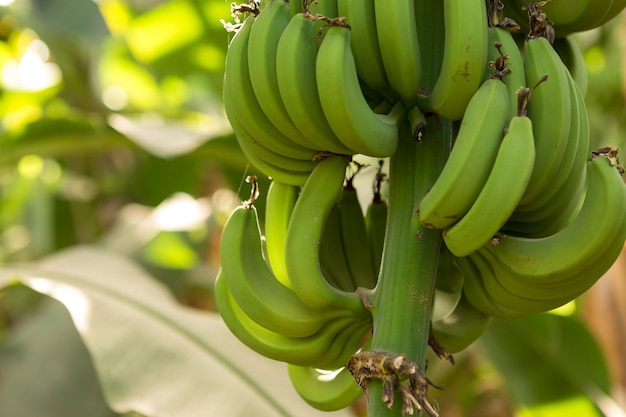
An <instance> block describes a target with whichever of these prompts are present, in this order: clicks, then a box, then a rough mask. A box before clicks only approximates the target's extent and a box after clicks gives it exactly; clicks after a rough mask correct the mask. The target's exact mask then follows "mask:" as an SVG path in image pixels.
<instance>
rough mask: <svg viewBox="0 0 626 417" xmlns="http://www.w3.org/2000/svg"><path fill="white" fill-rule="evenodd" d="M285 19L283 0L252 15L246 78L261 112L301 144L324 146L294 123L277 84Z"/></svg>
mask: <svg viewBox="0 0 626 417" xmlns="http://www.w3.org/2000/svg"><path fill="white" fill-rule="evenodd" d="M288 23H289V5H288V4H287V3H285V1H284V0H271V1H270V2H269V4H268V5H267V6H266V7H265V8H264V9H263V10H262V11H261V13H259V15H258V16H257V17H256V19H255V21H254V24H253V25H252V28H251V29H250V40H249V44H248V65H249V68H250V75H249V76H250V81H251V83H252V88H253V90H254V93H255V95H256V98H257V100H258V102H259V105H260V106H261V108H262V109H263V112H264V113H265V115H266V116H267V118H268V119H269V120H270V121H271V122H272V124H273V125H274V126H276V128H278V130H279V131H280V132H281V133H282V134H284V135H285V136H286V137H288V138H289V139H291V140H292V141H294V142H295V143H297V144H298V145H301V146H303V147H306V148H311V149H315V150H324V149H321V148H320V147H319V146H318V145H316V144H315V143H313V142H311V141H309V140H308V139H307V138H306V137H305V136H304V135H303V134H302V133H301V132H300V130H299V129H298V128H297V127H296V126H295V125H294V123H293V122H292V120H291V117H290V116H289V113H288V112H287V108H286V107H285V104H284V103H283V100H282V97H281V95H280V89H279V88H278V75H277V66H278V62H277V59H276V51H277V49H278V42H279V41H280V38H281V35H282V34H283V31H284V30H285V28H286V27H287V24H288ZM291 60H292V61H297V60H296V59H294V57H292V58H291ZM280 62H281V63H282V61H280Z"/></svg>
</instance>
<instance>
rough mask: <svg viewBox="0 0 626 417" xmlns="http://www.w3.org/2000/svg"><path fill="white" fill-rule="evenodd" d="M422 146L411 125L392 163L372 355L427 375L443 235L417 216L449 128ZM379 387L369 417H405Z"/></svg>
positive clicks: (375, 384) (434, 132)
mask: <svg viewBox="0 0 626 417" xmlns="http://www.w3.org/2000/svg"><path fill="white" fill-rule="evenodd" d="M430 122H431V123H430V124H429V125H428V127H427V130H426V134H425V137H424V139H423V140H422V142H421V143H418V142H416V141H415V140H413V138H412V136H411V132H410V127H409V126H408V125H405V126H403V129H401V137H400V141H399V148H398V151H397V152H396V153H395V154H394V155H393V156H392V157H391V159H390V168H389V169H390V172H389V199H388V201H389V209H388V210H389V211H388V220H387V221H388V223H387V232H386V235H385V249H384V253H383V258H382V265H381V269H380V276H379V278H378V285H377V287H376V293H375V295H374V300H372V301H373V303H372V304H373V305H374V308H373V310H372V313H373V314H374V337H373V340H372V347H371V350H372V351H383V352H394V353H404V354H406V356H407V357H408V359H409V360H412V361H414V362H416V363H417V364H418V365H419V366H420V367H421V369H425V362H426V350H427V347H428V336H429V326H430V313H431V305H432V300H433V296H434V284H435V278H436V269H437V259H438V255H439V246H440V244H441V240H442V239H441V231H437V230H430V229H427V228H426V227H424V226H422V225H421V224H420V223H419V220H418V219H417V218H416V216H415V212H416V206H417V203H418V202H419V200H421V198H422V197H423V195H424V194H425V193H426V190H427V189H428V188H430V187H431V186H432V184H433V183H434V181H435V179H436V178H437V176H438V175H439V173H440V171H441V169H442V167H443V164H444V159H445V155H446V154H447V152H446V146H447V145H448V143H449V142H448V140H446V139H448V138H447V137H445V138H444V134H446V133H449V131H450V129H449V127H450V122H448V121H445V120H443V119H441V124H442V127H441V128H440V127H439V126H437V122H436V121H435V120H434V119H432V120H430ZM382 389H383V387H382V384H381V383H380V381H376V380H372V381H371V383H370V384H369V389H368V394H369V396H370V401H369V410H368V411H369V414H368V415H370V416H374V417H379V416H400V415H401V414H402V401H400V400H397V401H395V402H394V406H393V407H392V409H391V410H388V408H387V405H386V404H385V402H383V401H380V398H381V394H382Z"/></svg>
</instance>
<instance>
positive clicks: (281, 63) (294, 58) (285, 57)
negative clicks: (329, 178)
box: [276, 1, 353, 155]
mask: <svg viewBox="0 0 626 417" xmlns="http://www.w3.org/2000/svg"><path fill="white" fill-rule="evenodd" d="M293 2H294V1H292V3H293ZM295 2H296V3H297V1H295ZM316 36H317V35H316V33H315V23H314V22H313V21H312V20H311V19H309V18H307V17H306V16H304V15H303V14H302V13H298V14H296V15H295V16H293V17H292V18H291V20H290V21H289V24H288V25H287V27H286V28H285V30H284V31H283V34H282V36H281V37H280V41H279V42H278V48H277V50H276V62H277V67H276V74H277V76H278V89H279V91H280V96H281V98H282V100H283V103H284V105H285V108H286V111H287V113H288V114H289V116H290V117H291V120H292V121H293V123H294V125H295V126H296V127H297V128H298V130H300V132H302V134H303V135H304V136H305V137H306V138H307V139H308V140H309V141H310V142H311V143H313V144H314V145H315V147H316V149H322V150H324V151H330V152H334V153H339V154H346V155H349V154H352V153H353V152H352V150H350V149H349V148H348V147H346V146H345V145H344V144H343V143H341V141H340V140H339V138H337V136H336V135H335V133H334V132H333V130H332V129H331V127H330V125H329V124H328V121H327V120H326V116H325V115H324V110H323V109H322V104H321V102H320V98H319V95H318V92H317V82H316V80H315V59H316V57H317V45H316V43H315V38H316Z"/></svg>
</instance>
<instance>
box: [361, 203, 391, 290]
mask: <svg viewBox="0 0 626 417" xmlns="http://www.w3.org/2000/svg"><path fill="white" fill-rule="evenodd" d="M387 208H388V207H387V202H386V201H385V200H384V199H382V198H380V197H379V198H378V199H376V198H375V199H374V200H372V202H371V203H370V204H369V206H368V207H367V211H366V213H365V227H366V229H367V241H368V243H369V248H370V258H371V259H372V267H373V268H374V271H375V273H376V275H378V271H379V270H380V263H381V260H382V256H383V246H384V245H385V231H386V229H387V211H388V210H387ZM376 279H378V277H376Z"/></svg>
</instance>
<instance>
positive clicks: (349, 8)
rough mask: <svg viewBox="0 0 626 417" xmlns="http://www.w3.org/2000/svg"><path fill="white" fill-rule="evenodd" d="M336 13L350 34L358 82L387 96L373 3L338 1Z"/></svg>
mask: <svg viewBox="0 0 626 417" xmlns="http://www.w3.org/2000/svg"><path fill="white" fill-rule="evenodd" d="M337 9H338V12H339V16H345V18H346V21H347V22H348V24H349V25H350V30H351V31H352V36H351V37H350V41H351V42H350V45H351V47H352V52H353V54H354V65H355V66H356V70H357V73H358V74H359V78H361V79H362V80H363V82H364V83H365V84H367V85H368V87H370V88H371V89H373V90H376V91H379V92H382V93H384V95H387V96H389V95H390V94H389V90H390V87H389V80H388V79H387V74H386V73H385V67H384V64H383V59H382V56H381V50H380V47H379V46H378V32H377V30H375V28H376V15H375V14H374V0H337Z"/></svg>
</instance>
